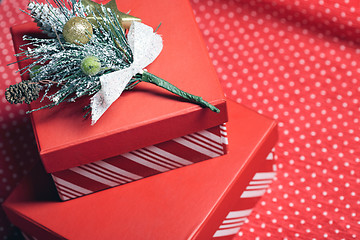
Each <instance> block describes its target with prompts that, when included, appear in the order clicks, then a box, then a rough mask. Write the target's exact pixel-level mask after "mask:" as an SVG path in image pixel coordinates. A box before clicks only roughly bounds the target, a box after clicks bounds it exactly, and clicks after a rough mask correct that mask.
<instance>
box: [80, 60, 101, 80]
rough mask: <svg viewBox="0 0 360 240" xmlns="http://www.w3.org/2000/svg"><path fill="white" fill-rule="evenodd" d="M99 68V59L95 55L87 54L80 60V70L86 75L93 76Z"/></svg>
mask: <svg viewBox="0 0 360 240" xmlns="http://www.w3.org/2000/svg"><path fill="white" fill-rule="evenodd" d="M100 69H101V63H100V60H99V58H97V57H95V56H87V57H85V58H84V59H83V60H82V61H81V70H82V71H83V73H84V74H86V75H89V76H94V75H96V74H98V73H99V71H100Z"/></svg>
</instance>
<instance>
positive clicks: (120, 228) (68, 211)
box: [3, 102, 277, 240]
mask: <svg viewBox="0 0 360 240" xmlns="http://www.w3.org/2000/svg"><path fill="white" fill-rule="evenodd" d="M228 105H229V117H230V121H229V123H228V126H227V127H228V133H229V142H230V144H229V153H228V154H227V155H224V156H221V157H218V158H214V159H211V160H208V161H204V162H201V163H198V164H194V165H192V166H189V167H184V168H180V169H177V170H174V171H170V172H167V173H164V174H160V175H157V176H153V177H149V178H146V179H144V180H142V181H137V182H133V183H131V184H126V185H124V186H121V187H117V188H111V189H108V190H105V191H102V192H98V193H95V194H91V195H89V196H86V197H83V198H78V199H74V200H72V201H67V202H58V201H57V196H56V192H55V191H54V187H53V185H52V183H51V181H50V179H49V176H48V175H46V174H45V171H44V170H42V169H41V168H39V167H38V168H36V169H34V171H33V172H32V174H31V175H30V176H28V177H27V178H25V179H24V180H23V181H22V182H21V183H20V184H19V185H18V187H17V188H16V189H15V190H14V192H13V193H12V194H11V195H10V196H9V198H8V199H7V200H6V201H5V202H4V204H3V207H4V209H5V212H6V213H7V215H8V217H9V219H10V220H11V221H12V222H13V223H14V224H15V225H16V226H18V227H19V228H20V229H21V230H22V231H23V232H25V234H26V235H28V236H33V237H36V238H37V239H77V240H80V239H87V240H88V239H157V240H159V239H231V238H232V237H233V236H234V234H236V232H237V231H238V230H239V229H240V228H241V225H242V224H243V223H244V221H245V220H246V217H247V216H248V215H249V214H250V213H251V210H252V208H253V207H254V205H255V204H256V202H257V201H258V200H259V199H260V197H261V196H262V195H263V194H264V192H265V189H266V188H267V187H268V186H269V184H270V183H271V181H272V178H273V177H274V175H275V173H274V170H273V161H272V159H273V155H272V153H271V149H272V147H273V145H274V143H275V141H276V139H277V131H276V123H275V122H274V121H273V120H270V119H268V118H266V117H263V116H261V115H259V114H257V113H255V112H253V111H251V110H249V109H247V108H245V107H243V106H241V105H238V104H236V103H233V102H228ZM269 152H270V154H269Z"/></svg>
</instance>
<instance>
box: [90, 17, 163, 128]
mask: <svg viewBox="0 0 360 240" xmlns="http://www.w3.org/2000/svg"><path fill="white" fill-rule="evenodd" d="M128 42H129V45H130V48H131V50H132V53H133V59H134V61H133V63H132V64H130V66H129V67H128V68H125V69H121V70H118V71H116V72H112V73H108V74H104V75H102V76H101V77H100V83H101V89H100V90H99V91H98V92H97V93H96V94H95V95H94V96H93V97H92V98H91V99H90V106H91V124H92V125H93V124H95V123H96V122H97V120H99V118H100V117H101V116H102V115H103V114H104V112H105V111H106V110H107V109H108V108H109V107H110V105H111V104H112V103H113V102H115V101H116V99H118V98H119V97H120V95H121V93H122V92H123V91H124V89H125V87H126V85H127V84H128V83H129V81H130V80H131V78H132V77H133V76H134V75H136V74H137V73H141V72H142V69H143V68H145V67H146V66H148V65H149V64H150V63H152V62H153V61H154V60H155V59H156V58H157V56H159V54H160V52H161V50H162V48H163V44H162V38H161V36H160V35H158V34H156V33H154V31H153V29H152V28H151V27H150V26H147V25H145V24H143V23H140V22H133V23H132V24H131V26H130V29H129V33H128Z"/></svg>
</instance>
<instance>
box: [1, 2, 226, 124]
mask: <svg viewBox="0 0 360 240" xmlns="http://www.w3.org/2000/svg"><path fill="white" fill-rule="evenodd" d="M54 2H55V4H56V5H57V7H58V9H59V10H54V9H56V8H54V7H53V6H51V5H50V4H49V3H48V4H45V5H41V4H40V3H38V2H36V1H35V3H32V4H30V5H31V12H30V14H29V15H31V16H32V17H33V18H34V20H35V21H36V22H38V25H41V26H42V27H45V26H46V27H45V28H43V29H46V31H48V32H49V33H52V34H53V35H55V36H54V37H52V38H41V37H40V38H39V37H32V36H26V35H25V36H23V39H24V41H26V42H27V43H26V44H25V45H22V46H21V52H19V53H18V54H17V55H16V56H17V57H21V58H27V59H32V60H33V61H32V62H31V63H29V65H27V66H26V67H24V68H22V69H21V70H20V71H21V72H24V73H25V72H29V73H30V75H31V82H32V84H33V85H34V86H35V85H37V87H38V88H40V86H41V89H44V90H45V92H44V95H43V97H42V99H45V98H47V99H48V100H50V103H49V104H47V105H45V106H42V107H40V108H38V109H33V110H31V111H30V112H33V111H37V110H40V109H44V108H48V107H53V106H56V105H59V104H60V103H63V102H75V101H76V99H78V98H80V97H83V96H91V99H90V107H91V116H92V124H94V123H95V122H96V121H97V120H98V119H99V118H100V117H101V116H102V114H103V113H104V112H105V111H106V109H108V107H110V105H111V104H112V103H113V102H114V101H115V100H116V99H117V98H118V97H119V96H120V95H121V93H122V91H124V90H129V89H132V88H133V87H134V86H136V85H137V84H138V83H139V82H149V83H152V84H155V85H157V86H159V87H162V88H165V89H166V90H168V91H170V92H172V93H174V94H176V95H178V96H180V97H183V98H185V99H187V100H189V101H190V102H193V103H196V104H198V105H200V106H202V107H207V108H210V109H211V110H212V111H214V112H219V110H218V109H217V108H216V107H214V106H212V105H211V104H209V103H207V102H205V101H204V100H203V99H202V98H201V97H197V96H194V95H192V94H190V93H186V92H184V91H182V90H180V89H178V88H177V87H175V86H173V85H172V84H170V83H168V82H166V81H165V80H164V79H161V78H158V77H156V76H155V75H152V74H150V73H144V70H143V69H144V68H145V67H146V66H147V65H149V64H150V63H151V62H152V61H154V60H155V58H156V57H157V56H158V55H159V54H160V52H161V50H162V38H161V36H160V35H158V34H157V33H156V31H155V32H154V30H153V28H152V27H150V26H147V25H145V24H143V23H140V22H139V19H138V18H135V19H134V18H133V17H131V16H130V19H132V18H133V20H134V21H132V23H131V26H130V29H129V31H128V34H127V35H126V34H125V30H124V28H123V25H122V23H124V21H123V20H124V19H129V18H128V17H129V15H127V14H124V13H121V12H120V11H119V10H118V9H117V6H116V2H115V1H114V0H112V1H110V2H109V3H107V4H106V5H101V4H96V3H94V2H92V1H89V0H82V1H80V2H79V1H78V0H54ZM82 4H84V5H82ZM45 6H46V7H45ZM69 6H70V8H68V7H69ZM29 8H30V7H29ZM42 9H46V11H45V14H46V15H47V17H46V18H43V17H42V15H41V11H42ZM39 11H40V12H39ZM55 14H58V15H59V16H56V15H55ZM91 16H93V18H91ZM64 19H66V22H65V23H64V21H63V20H64ZM89 20H90V21H91V23H90V22H89ZM126 21H128V20H126ZM61 26H63V28H62V29H61V30H59V28H60V27H61ZM28 46H32V47H28ZM37 65H39V66H41V67H40V68H38V67H34V66H37ZM52 87H56V88H57V89H56V91H50V89H51V88H52ZM27 89H28V90H29V91H32V89H31V87H30V86H27ZM33 89H34V90H36V89H37V88H35V87H34V88H33ZM23 90H25V85H24V87H23V86H22V85H21V87H19V86H17V85H14V86H13V88H11V90H9V93H8V99H9V101H11V102H15V101H17V102H21V101H26V102H31V101H32V100H34V99H36V98H37V97H38V95H37V94H35V93H36V91H34V93H32V92H30V93H29V96H26V93H24V91H23ZM18 96H20V97H18ZM35 97H36V98H35ZM15 99H16V100H15ZM85 109H89V108H85ZM89 113H90V112H87V113H86V114H85V116H87V115H88V114H89Z"/></svg>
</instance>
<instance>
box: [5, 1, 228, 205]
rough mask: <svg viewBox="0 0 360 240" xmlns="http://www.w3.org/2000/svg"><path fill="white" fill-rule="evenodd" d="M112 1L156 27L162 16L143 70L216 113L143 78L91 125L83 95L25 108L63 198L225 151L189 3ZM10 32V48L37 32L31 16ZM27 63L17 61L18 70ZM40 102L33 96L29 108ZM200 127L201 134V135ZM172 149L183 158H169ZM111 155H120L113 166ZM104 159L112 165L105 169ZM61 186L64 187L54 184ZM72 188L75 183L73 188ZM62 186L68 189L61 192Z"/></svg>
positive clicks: (215, 96) (219, 96) (216, 100)
mask: <svg viewBox="0 0 360 240" xmlns="http://www.w3.org/2000/svg"><path fill="white" fill-rule="evenodd" d="M117 5H118V6H119V8H120V10H122V11H123V12H128V11H129V10H131V14H132V15H134V16H138V17H140V18H141V19H142V21H143V22H144V23H146V24H147V25H150V26H153V27H156V26H158V25H159V23H162V25H161V27H160V29H159V30H158V33H159V34H161V35H162V37H163V41H164V48H163V51H162V52H161V54H160V56H159V57H158V58H157V59H156V60H155V61H154V62H153V63H152V64H151V65H149V66H148V68H147V70H148V71H149V72H151V73H153V74H155V75H157V76H159V77H161V78H164V79H165V80H167V81H168V82H170V83H172V84H174V85H175V86H177V87H179V88H180V89H182V90H184V91H187V92H190V93H192V94H195V95H198V96H201V97H203V98H204V99H205V100H207V101H208V102H210V103H211V104H213V105H215V106H216V107H218V108H219V109H220V110H221V112H220V113H214V112H212V111H210V110H209V109H203V108H201V107H199V106H197V105H195V104H193V103H189V102H186V101H183V100H182V99H181V98H180V97H177V96H175V95H172V94H171V93H169V92H167V91H166V90H163V89H161V88H159V87H156V86H152V85H151V84H147V83H141V84H138V85H137V86H136V87H135V89H133V90H131V91H129V92H126V93H124V94H123V95H122V96H121V97H120V98H119V99H118V100H117V101H116V102H115V103H114V104H113V105H112V106H111V107H110V108H109V109H108V110H107V111H106V113H105V114H104V115H103V116H102V117H101V118H100V120H99V121H98V122H97V123H96V124H95V126H91V125H90V120H89V119H87V120H83V118H82V116H83V115H84V112H83V111H82V107H83V106H86V105H87V104H89V99H87V98H84V99H81V100H79V101H77V103H75V104H74V103H69V104H68V103H64V104H62V105H63V106H58V107H54V108H52V109H44V110H40V111H36V112H33V113H32V114H31V117H32V123H33V129H34V133H35V137H36V140H37V145H38V149H39V153H40V156H41V159H42V162H43V164H44V167H45V169H46V171H47V172H48V173H52V174H53V176H54V179H56V180H57V186H58V187H59V191H60V195H61V196H62V199H64V200H65V199H69V198H73V197H77V196H81V195H84V194H87V193H91V192H94V191H98V190H101V189H105V188H108V187H112V186H116V185H120V184H124V183H127V182H130V181H133V180H136V179H139V178H143V177H147V176H150V175H153V174H156V173H160V172H164V171H167V170H170V169H173V168H177V167H181V166H185V165H188V164H191V163H194V162H198V161H202V160H205V159H209V158H212V157H214V156H218V155H223V154H225V153H226V148H225V147H224V144H223V143H224V142H223V138H221V132H223V134H226V132H224V130H222V129H221V127H220V126H221V125H222V124H223V123H225V122H227V110H226V101H225V98H224V95H223V92H222V90H221V87H220V84H219V81H218V79H217V74H216V72H215V70H214V68H213V66H212V63H211V61H210V59H209V56H208V53H207V49H206V46H205V44H204V43H203V40H202V36H201V33H200V31H199V30H198V28H197V24H196V22H195V20H194V16H193V13H192V8H191V6H190V4H189V2H188V1H184V0H176V1H171V2H164V1H161V0H152V1H143V0H134V1H120V0H118V1H117ZM12 34H13V41H14V46H15V51H16V52H18V51H19V47H20V46H21V45H22V44H24V41H23V39H22V36H23V35H24V34H28V35H34V34H40V30H39V29H37V27H36V24H35V23H27V24H23V25H18V26H15V27H13V28H12ZM19 60H20V59H19ZM27 63H28V61H21V62H19V67H20V69H21V68H23V67H24V66H26V64H27ZM23 76H24V77H26V75H23ZM42 105H44V104H41V103H39V102H35V103H33V104H32V105H31V107H32V108H33V109H36V108H38V107H40V106H42ZM204 129H206V132H207V133H206V134H205V135H204V134H201V131H203V130H204ZM208 133H213V134H215V135H216V136H215V135H211V134H208ZM209 135H211V136H212V137H211V136H210V137H209ZM219 136H220V138H219ZM172 139H178V140H179V141H177V142H175V141H173V140H172ZM181 139H182V140H181ZM156 144H160V145H161V146H165V145H167V146H168V147H164V148H161V147H159V145H156ZM153 145H155V148H156V149H158V148H160V150H161V151H166V153H167V154H168V155H169V154H170V155H171V157H170V158H166V157H165V159H158V157H159V155H160V157H163V156H164V155H163V154H159V151H150V150H149V146H152V148H153V149H154V146H153ZM214 148H215V151H213V149H214ZM139 149H140V150H139ZM138 150H139V151H138ZM209 152H210V153H209ZM194 153H195V154H194ZM173 155H175V156H176V157H177V158H179V159H184V161H182V162H176V161H172V160H173ZM115 159H118V160H117V161H118V162H119V161H121V165H120V166H119V165H116V164H115V162H116V161H115ZM100 160H104V161H105V162H101V163H100V162H98V161H100ZM169 161H170V162H169ZM159 162H160V163H159ZM107 164H110V165H112V167H111V166H110V168H111V170H110V171H111V172H109V171H108V170H109V168H107V167H109V166H108V165H107ZM104 165H106V167H105V166H104ZM114 168H116V169H115V170H114ZM134 169H136V170H134ZM141 169H143V170H141ZM121 173H124V174H125V175H124V174H121ZM80 175H81V176H80ZM67 183H68V184H67ZM91 183H93V184H91ZM64 185H66V186H65V188H66V189H60V187H64ZM89 185H91V186H90V187H89ZM69 186H74V187H69ZM76 187H77V189H78V190H80V189H82V190H81V191H80V192H75V188H76ZM65 191H72V192H70V193H69V192H68V193H67V195H66V196H65Z"/></svg>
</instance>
